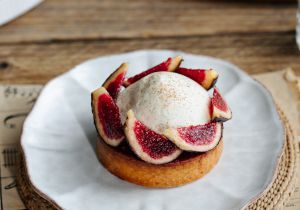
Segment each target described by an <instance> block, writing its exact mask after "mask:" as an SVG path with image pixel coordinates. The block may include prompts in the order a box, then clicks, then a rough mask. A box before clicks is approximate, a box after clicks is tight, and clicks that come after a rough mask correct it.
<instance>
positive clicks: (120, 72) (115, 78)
mask: <svg viewBox="0 0 300 210" xmlns="http://www.w3.org/2000/svg"><path fill="white" fill-rule="evenodd" d="M127 70H128V64H127V63H122V64H121V66H119V68H117V70H115V71H114V72H113V73H112V74H111V75H110V76H109V77H108V78H107V79H106V80H105V82H104V83H103V85H102V87H104V88H105V89H106V90H107V91H108V92H109V94H110V95H111V97H112V98H113V99H116V98H117V96H118V94H119V92H120V90H121V87H122V84H123V82H124V79H125V75H126V73H127Z"/></svg>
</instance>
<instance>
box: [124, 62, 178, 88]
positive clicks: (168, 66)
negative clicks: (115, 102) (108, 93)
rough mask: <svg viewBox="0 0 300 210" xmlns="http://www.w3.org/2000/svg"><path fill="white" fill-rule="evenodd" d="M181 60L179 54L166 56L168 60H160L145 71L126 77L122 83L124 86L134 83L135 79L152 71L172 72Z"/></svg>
mask: <svg viewBox="0 0 300 210" xmlns="http://www.w3.org/2000/svg"><path fill="white" fill-rule="evenodd" d="M181 62H182V57H181V56H177V57H175V58H168V60H166V61H165V62H162V63H161V64H158V65H156V66H154V67H152V68H150V69H148V70H146V71H143V72H142V73H140V74H137V75H135V76H133V77H130V78H128V79H126V80H125V81H124V83H123V85H124V87H128V86H129V85H131V84H133V83H135V82H136V81H138V80H139V79H141V78H143V77H145V76H147V75H149V74H151V73H154V72H158V71H169V72H173V71H175V70H176V69H177V68H178V67H179V66H180V64H181Z"/></svg>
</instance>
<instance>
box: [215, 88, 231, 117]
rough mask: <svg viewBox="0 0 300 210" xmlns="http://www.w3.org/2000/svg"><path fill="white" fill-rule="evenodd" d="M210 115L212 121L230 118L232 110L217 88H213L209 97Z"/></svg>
mask: <svg viewBox="0 0 300 210" xmlns="http://www.w3.org/2000/svg"><path fill="white" fill-rule="evenodd" d="M210 111H211V116H212V121H214V122H225V121H227V120H230V119H231V118H232V112H231V110H230V108H229V106H228V105H227V103H226V101H225V99H224V98H223V97H222V95H221V94H220V92H219V90H218V88H216V87H215V88H214V92H213V97H212V99H211V110H210Z"/></svg>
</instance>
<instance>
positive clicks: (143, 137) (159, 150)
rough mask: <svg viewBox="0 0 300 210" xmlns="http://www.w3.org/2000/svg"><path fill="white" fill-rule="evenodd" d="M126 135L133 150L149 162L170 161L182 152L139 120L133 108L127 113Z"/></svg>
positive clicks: (161, 162)
mask: <svg viewBox="0 0 300 210" xmlns="http://www.w3.org/2000/svg"><path fill="white" fill-rule="evenodd" d="M125 135H126V137H127V140H128V143H129V145H130V147H131V149H132V150H133V152H134V153H135V154H136V155H137V156H138V157H139V158H141V159H142V160H144V161H146V162H148V163H152V164H163V163H168V162H171V161H172V160H175V159H176V158H177V157H178V156H179V155H180V154H181V150H180V149H178V148H177V147H176V146H175V144H173V143H172V142H171V141H169V140H168V139H167V138H166V137H164V136H162V135H160V134H158V133H156V132H154V131H152V130H151V129H149V128H147V127H146V126H145V125H144V124H143V123H142V122H140V121H139V120H137V119H136V118H135V116H134V113H133V111H132V110H129V111H128V113H127V120H126V123H125Z"/></svg>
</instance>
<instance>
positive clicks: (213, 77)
mask: <svg viewBox="0 0 300 210" xmlns="http://www.w3.org/2000/svg"><path fill="white" fill-rule="evenodd" d="M176 73H179V74H182V75H184V76H186V77H189V78H190V79H192V80H194V81H196V82H197V83H198V84H200V85H201V86H202V87H204V88H205V89H206V90H209V89H210V88H212V87H213V86H214V85H215V84H216V82H217V80H218V76H219V75H218V72H216V71H215V70H213V69H209V70H205V69H186V68H178V69H177V70H176Z"/></svg>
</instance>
